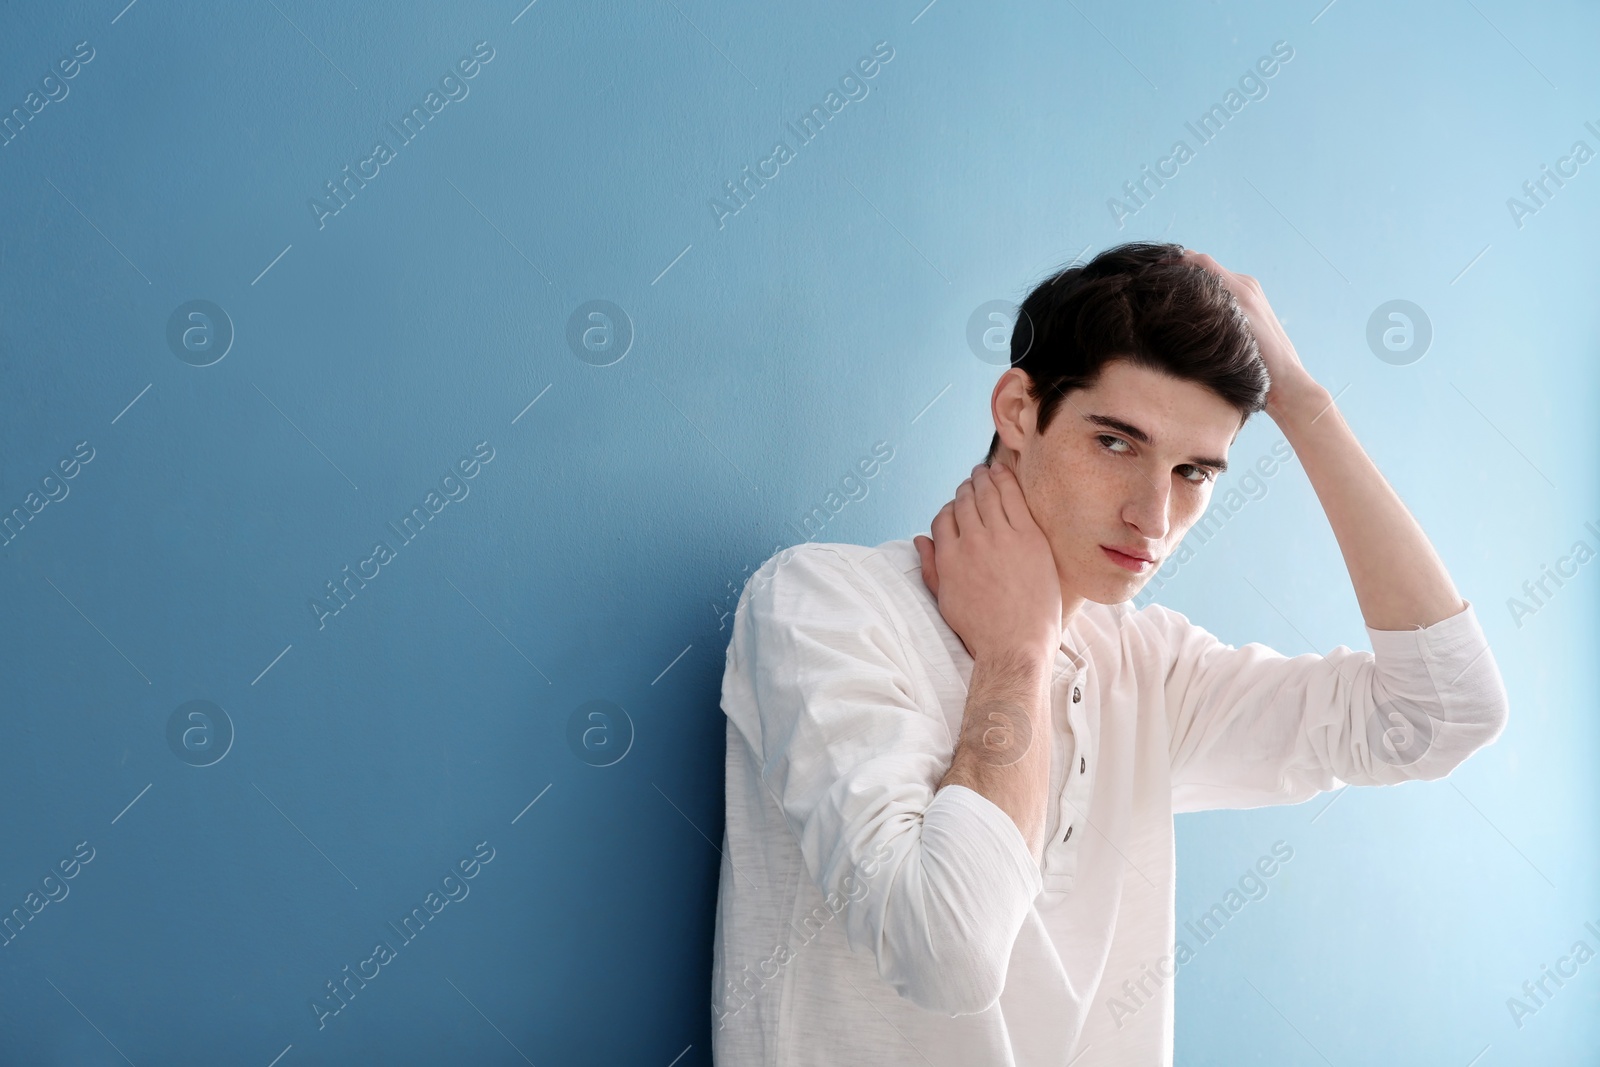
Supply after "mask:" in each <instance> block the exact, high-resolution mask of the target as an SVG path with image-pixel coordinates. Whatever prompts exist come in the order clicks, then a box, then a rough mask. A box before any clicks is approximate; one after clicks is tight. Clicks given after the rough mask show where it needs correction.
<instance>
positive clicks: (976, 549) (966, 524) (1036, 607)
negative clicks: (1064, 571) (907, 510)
mask: <svg viewBox="0 0 1600 1067" xmlns="http://www.w3.org/2000/svg"><path fill="white" fill-rule="evenodd" d="M930 530H931V531H932V533H933V538H932V539H931V540H930V539H929V538H926V537H923V536H922V535H921V534H918V535H917V536H916V538H915V539H914V543H915V544H916V546H917V553H918V554H919V555H920V556H921V557H922V578H923V581H924V583H926V585H927V586H928V590H929V591H930V592H931V593H933V595H934V596H935V597H936V598H937V600H938V602H939V613H940V614H941V615H943V616H944V620H945V622H946V623H948V624H949V626H950V628H951V629H952V630H954V631H955V632H956V635H957V636H958V637H960V638H961V643H962V644H963V645H965V646H966V648H967V653H968V654H969V655H971V656H972V658H973V659H975V660H976V659H980V658H988V657H992V656H995V655H1009V654H1015V653H1019V652H1020V653H1024V654H1039V655H1043V656H1045V657H1051V656H1054V654H1055V651H1056V649H1057V648H1058V647H1059V646H1060V644H1061V582H1060V577H1059V574H1058V572H1057V571H1056V565H1055V556H1054V554H1053V553H1052V552H1051V551H1050V542H1049V540H1048V539H1047V538H1046V537H1045V535H1044V531H1043V530H1041V529H1040V528H1039V525H1038V524H1037V523H1036V522H1034V520H1033V513H1032V512H1031V511H1030V510H1029V509H1028V503H1027V501H1026V500H1025V499H1024V497H1023V494H1022V486H1021V484H1020V483H1019V482H1018V481H1017V478H1016V475H1015V474H1014V473H1013V472H1012V471H1011V469H1010V468H1008V467H1006V466H1005V465H1004V464H1003V463H1000V462H998V461H996V462H995V463H994V465H993V466H992V467H987V466H984V465H983V464H979V465H978V466H976V467H974V468H972V477H970V478H968V479H967V480H966V481H964V482H962V483H961V485H960V486H959V487H958V488H957V489H956V496H955V499H954V500H952V501H950V502H949V503H948V504H946V505H945V506H944V507H943V508H941V509H940V510H939V514H938V515H936V516H934V519H933V525H932V526H931V527H930Z"/></svg>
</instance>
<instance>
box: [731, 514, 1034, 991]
mask: <svg viewBox="0 0 1600 1067" xmlns="http://www.w3.org/2000/svg"><path fill="white" fill-rule="evenodd" d="M911 655H915V652H914V650H911V649H910V648H909V647H908V645H907V643H906V642H905V641H904V640H903V639H902V634H901V632H900V630H899V629H898V628H897V626H896V625H895V621H894V618H893V616H892V614H891V613H890V611H889V610H888V608H887V606H886V605H885V604H884V603H883V601H882V599H881V598H880V597H879V595H878V594H877V593H876V592H875V590H874V588H873V584H872V581H871V579H870V577H869V576H867V575H866V574H865V573H864V572H863V571H862V570H861V569H860V568H859V567H858V565H857V564H856V563H855V561H853V560H851V559H850V558H849V557H848V556H846V555H844V554H842V553H840V552H839V551H837V550H835V549H832V548H829V547H827V546H823V545H806V546H800V547H799V548H798V549H796V550H790V551H786V552H784V553H780V554H779V555H778V556H776V557H774V558H773V559H772V560H769V561H768V562H767V564H765V565H764V566H763V567H762V569H761V570H759V571H758V572H757V573H756V574H755V575H754V576H752V578H751V580H750V582H749V583H748V584H747V586H746V590H745V595H744V596H743V597H742V598H741V604H740V608H739V610H738V611H737V613H736V617H735V621H734V627H733V635H732V638H731V641H730V645H729V651H728V656H729V667H730V669H729V670H728V672H727V673H726V675H725V677H724V686H723V707H724V710H725V711H727V712H728V714H729V716H730V718H734V720H735V724H736V725H738V726H739V727H740V729H741V731H742V732H743V733H744V734H745V737H746V740H748V741H750V743H751V745H752V747H753V748H754V750H755V751H756V753H757V755H758V757H759V760H760V764H761V778H762V782H763V784H764V785H765V787H766V789H767V790H768V791H769V792H770V794H771V796H772V798H773V800H774V801H775V802H776V803H777V805H778V807H779V808H780V809H781V811H782V813H783V817H784V819H785V821H786V822H787V823H788V825H789V828H790V830H791V832H792V833H793V834H794V835H795V838H796V840H797V841H798V843H799V847H800V852H801V854H802V856H803V858H804V861H805V867H806V872H807V874H808V875H809V876H810V878H811V880H812V882H813V883H814V884H815V885H816V886H817V888H818V889H819V890H820V891H821V892H822V893H823V894H825V895H828V894H833V893H837V894H839V896H840V897H845V898H848V899H849V901H850V903H849V905H848V906H847V907H846V908H845V910H844V912H843V918H844V926H845V930H846V933H847V936H848V938H849V943H850V946H851V948H852V949H853V950H855V951H858V952H860V951H868V952H871V953H872V954H873V956H874V958H875V960H876V964H877V971H878V974H879V975H880V976H881V977H882V978H883V979H884V980H885V981H887V982H888V983H889V984H890V985H892V986H893V987H894V989H895V990H896V991H898V992H899V994H900V995H901V996H902V997H905V998H906V999H908V1000H910V1001H911V1002H912V1003H914V1004H916V1005H917V1006H919V1007H921V1008H924V1009H926V1010H929V1011H936V1012H941V1013H943V1014H946V1015H961V1014H967V1013H971V1012H977V1011H982V1010H984V1009H986V1008H988V1007H989V1006H991V1005H992V1004H993V1003H994V1002H995V1001H996V1000H997V999H998V998H999V996H1000V993H1001V990H1002V989H1003V987H1004V985H1005V977H1006V969H1007V965H1008V962H1009V960H1010V956H1011V948H1012V944H1013V942H1014V941H1015V940H1016V936H1017V932H1018V930H1019V929H1020V928H1021V926H1022V923H1023V921H1024V919H1025V918H1026V917H1027V914H1028V912H1029V910H1030V908H1031V907H1032V903H1033V900H1034V898H1035V897H1036V896H1037V895H1038V894H1039V891H1040V889H1041V888H1042V876H1041V875H1040V872H1039V868H1038V866H1037V865H1036V864H1035V863H1034V861H1033V858H1032V856H1031V855H1030V853H1029V852H1028V848H1027V844H1026V842H1025V841H1024V840H1023V837H1022V833H1021V831H1020V830H1018V828H1017V826H1016V824H1015V823H1014V822H1013V821H1012V819H1011V817H1010V816H1008V815H1007V814H1006V813H1005V812H1004V811H1002V810H1001V809H1000V808H999V807H997V806H996V805H995V804H993V803H992V802H991V801H989V800H988V799H987V798H985V797H984V796H982V795H981V794H979V793H977V792H975V791H973V790H971V789H967V788H966V787H964V786H954V785H952V786H947V787H946V788H944V789H942V790H938V791H937V792H936V791H935V790H936V787H937V785H938V782H939V780H940V779H941V778H943V776H944V774H945V772H946V771H947V770H948V769H949V765H950V760H951V756H952V753H953V739H952V737H951V731H950V729H949V727H948V726H947V724H946V721H945V719H944V716H943V712H942V711H941V710H940V709H939V708H938V707H927V706H919V701H918V695H917V692H916V685H915V683H914V682H913V679H912V673H911V671H910V668H909V663H910V660H909V658H908V657H909V656H911ZM741 709H746V710H741ZM748 709H753V713H752V711H750V710H748ZM741 718H745V719H747V720H750V719H753V720H754V721H744V722H741V721H739V720H740V719H741ZM852 886H853V888H852ZM862 886H865V887H866V888H865V892H863V891H862V888H861V887H862Z"/></svg>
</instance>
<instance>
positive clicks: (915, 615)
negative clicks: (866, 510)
mask: <svg viewBox="0 0 1600 1067" xmlns="http://www.w3.org/2000/svg"><path fill="white" fill-rule="evenodd" d="M1018 322H1019V328H1017V329H1015V330H1014V331H1013V335H1012V366H1011V368H1010V369H1008V370H1007V371H1006V372H1005V373H1004V374H1003V375H1001V377H1000V380H999V382H998V383H997V384H996V386H995V389H994V393H993V396H992V398H991V408H992V412H993V415H994V422H995V428H996V434H995V438H994V440H993V442H992V443H991V447H990V456H989V461H988V464H987V466H984V465H980V466H978V467H975V468H974V469H973V473H972V477H970V478H969V479H967V480H966V481H964V482H963V483H962V484H961V486H960V487H959V488H958V489H957V490H956V495H955V499H954V500H953V501H951V502H950V503H948V504H946V505H945V506H944V508H943V509H941V510H940V512H939V513H938V515H937V516H936V517H935V518H934V520H933V523H932V529H931V534H932V536H931V538H930V537H927V536H923V535H920V534H919V535H917V536H916V537H915V538H914V539H912V540H901V541H889V542H886V543H884V544H881V545H878V546H877V547H875V548H867V547H862V546H857V545H847V544H814V543H807V544H803V545H798V546H795V547H793V548H789V549H785V550H784V551H783V552H780V553H778V554H777V555H776V556H774V557H773V558H772V559H770V560H768V561H767V562H766V563H765V564H764V565H763V566H762V568H761V569H760V570H759V571H758V572H757V573H756V574H755V575H754V576H753V577H752V578H751V580H750V581H749V582H748V583H747V584H746V587H745V590H744V592H743V594H742V596H741V597H740V602H739V606H738V609H737V612H736V614H735V622H734V627H733V637H732V641H731V644H730V645H729V648H728V657H727V671H726V674H725V675H724V679H723V687H722V707H723V710H724V711H725V713H726V714H727V717H728V749H727V767H726V772H727V831H726V837H725V843H724V848H723V863H722V870H721V883H720V887H719V900H718V908H717V921H716V943H715V950H714V962H713V982H714V985H713V992H712V1001H713V1004H712V1007H713V1026H714V1028H715V1030H714V1035H713V1038H714V1040H713V1051H714V1058H715V1061H716V1062H717V1063H718V1064H719V1065H720V1067H775V1065H779V1064H781V1065H783V1067H811V1065H817V1067H821V1065H825V1064H827V1065H837V1064H873V1065H875V1067H876V1065H889V1064H907V1065H910V1064H918V1065H922V1064H928V1065H934V1067H944V1065H946V1064H948V1065H952V1067H956V1065H959V1067H978V1065H995V1067H1000V1065H1015V1067H1045V1065H1050V1067H1063V1065H1067V1064H1069V1063H1070V1064H1072V1067H1097V1065H1110V1064H1116V1065H1119V1067H1145V1065H1170V1064H1171V1063H1172V1026H1173V996H1172V991H1173V986H1174V982H1173V976H1174V974H1175V972H1176V968H1177V966H1178V965H1181V964H1182V963H1183V962H1184V961H1185V958H1186V957H1185V953H1186V952H1192V948H1191V947H1190V946H1187V945H1186V944H1185V943H1184V942H1183V941H1182V940H1181V939H1179V938H1178V937H1177V936H1176V931H1175V929H1174V926H1175V916H1174V887H1175V871H1174V848H1173V821H1172V817H1173V814H1174V813H1175V812H1180V811H1199V810H1205V809H1210V808H1251V807H1259V806H1263V805H1268V804H1297V803H1301V802H1303V801H1305V800H1307V799H1309V798H1311V797H1313V796H1315V795H1316V794H1317V793H1319V792H1322V791H1325V790H1330V789H1333V788H1334V787H1335V784H1336V782H1343V783H1348V784H1351V785H1390V784H1394V783H1398V782H1404V781H1410V780H1434V779H1437V778H1441V777H1443V776H1445V775H1447V774H1449V773H1450V771H1451V770H1452V769H1454V768H1455V767H1457V766H1458V765H1460V763H1461V762H1462V761H1463V760H1465V759H1466V758H1467V756H1469V755H1470V754H1471V753H1472V752H1474V751H1476V750H1477V749H1479V748H1481V747H1483V746H1484V745H1487V744H1489V743H1490V742H1492V741H1493V740H1495V738H1497V737H1498V736H1499V735H1500V732H1501V731H1502V729H1504V726H1505V723H1506V719H1507V715H1508V699H1507V696H1506V692H1505V687H1504V684H1503V683H1502V680H1501V678H1500V674H1499V671H1498V669H1497V667H1496V665H1495V662H1494V657H1493V656H1492V655H1491V654H1490V652H1489V648H1488V645H1487V643H1486V641H1485V638H1484V635H1483V631H1482V629H1481V628H1480V627H1479V624H1478V620H1477V617H1476V615H1475V613H1474V610H1473V608H1472V605H1471V604H1470V603H1469V602H1467V601H1465V600H1463V599H1461V597H1460V596H1458V595H1457V593H1456V590H1455V587H1454V586H1453V585H1452V584H1451V581H1450V576H1449V574H1448V573H1446V571H1445V569H1444V566H1443V565H1442V564H1441V563H1440V561H1439V558H1438V556H1437V555H1436V554H1435V553H1434V551H1433V548H1432V546H1431V545H1430V544H1429V543H1428V540H1427V538H1426V537H1425V536H1424V535H1423V532H1422V530H1421V529H1420V528H1419V527H1418V525H1417V523H1416V522H1415V521H1414V520H1413V518H1412V517H1411V515H1410V513H1409V512H1408V511H1407V510H1406V508H1405V506H1404V505H1403V504H1402V503H1401V501H1400V499H1399V498H1398V497H1397V496H1396V495H1395V493H1394V491H1393V490H1392V489H1391V488H1390V487H1389V485H1388V483H1387V482H1386V481H1385V480H1384V478H1383V476H1382V475H1381V474H1380V473H1379V472H1378V470H1377V468H1376V467H1375V466H1373V464H1372V462H1371V461H1370V460H1369V459H1368V458H1367V456H1366V454H1365V453H1364V452H1363V451H1362V449H1361V446H1360V445H1359V444H1358V443H1357V442H1356V439H1355V437H1354V436H1353V435H1352V433H1351V431H1350V428H1349V426H1348V425H1347V424H1346V423H1345V422H1344V420H1343V419H1342V418H1341V417H1340V413H1339V411H1338V409H1337V408H1336V407H1334V406H1333V402H1332V398H1331V395H1330V394H1329V392H1328V391H1327V390H1326V389H1324V388H1323V387H1322V386H1321V385H1319V384H1317V383H1316V382H1315V381H1313V380H1312V378H1311V377H1310V375H1309V374H1308V373H1307V372H1306V371H1305V369H1304V368H1303V367H1302V366H1301V364H1300V361H1299V359H1298V357H1297V356H1296V354H1295V351H1294V347H1293V346H1292V345H1291V344H1290V343H1289V339H1288V337H1287V336H1286V335H1285V334H1284V331H1283V329H1282V327H1281V326H1280V325H1279V323H1278V321H1277V318H1276V317H1275V316H1274V315H1273V313H1272V310H1271V308H1270V307H1269V306H1268V304H1267V301H1266V298H1265V297H1264V296H1263V295H1262V293H1261V287H1260V286H1259V285H1257V284H1256V281H1255V279H1254V278H1251V277H1250V276H1249V275H1241V274H1233V273H1231V272H1229V271H1227V270H1225V269H1223V268H1222V267H1221V266H1220V265H1218V264H1217V263H1216V262H1215V261H1214V260H1213V259H1211V257H1209V256H1206V255H1202V254H1198V253H1193V252H1189V251H1187V250H1185V249H1182V248H1181V247H1179V246H1176V245H1154V244H1142V243H1139V244H1130V245H1123V246H1119V247H1117V248H1112V249H1109V250H1107V251H1106V252H1103V253H1101V254H1100V255H1099V256H1096V257H1095V259H1094V260H1093V261H1092V262H1090V263H1088V264H1087V265H1085V266H1083V267H1079V268H1069V269H1067V270H1064V271H1062V272H1061V273H1059V274H1057V275H1056V276H1054V277H1053V278H1051V279H1049V280H1048V281H1046V282H1045V283H1044V284H1042V285H1040V286H1039V287H1038V288H1037V289H1036V290H1034V292H1033V293H1032V294H1031V295H1030V296H1029V297H1028V298H1027V300H1026V301H1024V302H1023V305H1022V309H1021V314H1020V315H1019V318H1018ZM1260 410H1265V411H1266V412H1267V413H1268V414H1269V415H1270V416H1271V417H1272V418H1273V419H1274V420H1275V421H1276V422H1277V424H1278V426H1279V428H1280V429H1281V430H1282V432H1283V434H1284V436H1285V437H1286V438H1287V440H1288V443H1289V445H1291V446H1292V447H1293V449H1294V452H1295V455H1296V456H1297V457H1298V458H1299V460H1300V462H1301V463H1302V464H1303V465H1304V467H1305V471H1306V476H1307V477H1308V478H1309V479H1310V480H1311V484H1312V486H1313V488H1314V489H1315V490H1316V493H1317V497H1318V499H1319V500H1320V501H1321V503H1322V506H1323V510H1324V511H1325V513H1326V514H1327V517H1328V522H1329V524H1330V525H1331V526H1332V528H1333V533H1334V535H1335V537H1336V538H1337V540H1338V543H1339V547H1340V550H1341V552H1342V553H1343V555H1344V560H1345V564H1346V566H1347V568H1348V570H1349V573H1350V580H1351V583H1352V585H1353V586H1354V590H1355V595H1356V599H1357V600H1358V601H1359V603H1360V607H1361V612H1362V615H1363V617H1364V619H1365V622H1366V629H1367V634H1368V637H1369V639H1370V641H1371V644H1372V648H1373V651H1372V652H1364V651H1353V650H1351V649H1350V648H1347V647H1345V646H1343V645H1340V646H1338V647H1336V648H1334V649H1333V650H1332V651H1331V652H1329V653H1328V654H1327V655H1326V656H1323V655H1317V654H1315V653H1303V654H1300V655H1296V656H1292V657H1286V656H1284V655H1282V654H1280V653H1278V652H1276V651H1274V650H1272V649H1270V648H1268V647H1266V646H1264V645H1261V644H1258V643H1255V642H1251V643H1249V644H1246V645H1245V646H1244V647H1242V648H1235V647H1233V646H1231V645H1228V644H1224V643H1223V642H1221V641H1219V640H1218V639H1217V638H1215V637H1214V636H1212V635H1211V634H1210V633H1208V632H1207V631H1206V630H1204V629H1202V628H1201V627H1199V626H1197V625H1195V624H1193V623H1191V622H1190V621H1189V620H1188V619H1187V618H1185V617H1184V616H1183V615H1181V614H1179V613H1177V612H1174V611H1171V610H1169V609H1167V608H1165V607H1162V606H1160V605H1158V604H1150V605H1148V606H1146V607H1145V608H1143V609H1141V610H1138V611H1135V610H1133V609H1132V608H1131V606H1130V605H1129V603H1128V602H1129V600H1131V599H1132V597H1133V596H1134V594H1135V593H1136V592H1137V591H1138V590H1139V588H1140V587H1141V586H1142V585H1143V584H1144V583H1145V582H1146V581H1147V580H1148V579H1149V577H1150V575H1151V574H1152V573H1154V572H1155V570H1156V569H1157V568H1158V567H1160V566H1161V564H1162V561H1163V560H1165V559H1166V558H1167V557H1168V556H1169V555H1170V554H1171V553H1172V552H1173V550H1174V549H1175V548H1176V547H1177V545H1178V543H1179V542H1180V541H1181V540H1182V539H1183V536H1184V534H1185V533H1186V532H1187V531H1188V530H1189V528H1190V527H1191V526H1192V525H1193V524H1194V523H1195V522H1196V520H1197V519H1199V518H1200V516H1201V515H1202V514H1203V513H1204V512H1205V511H1206V508H1207V506H1208V503H1209V501H1210V498H1211V493H1212V488H1213V485H1214V479H1215V477H1216V475H1217V474H1218V473H1220V472H1221V471H1222V470H1224V469H1225V468H1226V466H1227V463H1228V459H1227V457H1228V450H1229V447H1230V446H1231V445H1232V443H1233V441H1234V439H1235V438H1236V437H1237V435H1238V433H1239V430H1240V429H1241V427H1242V426H1243V424H1244V422H1245V420H1246V419H1247V418H1248V417H1249V416H1250V415H1251V414H1252V413H1253V412H1255V411H1260ZM1241 595H1246V594H1243V593H1241Z"/></svg>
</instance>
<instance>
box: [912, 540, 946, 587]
mask: <svg viewBox="0 0 1600 1067" xmlns="http://www.w3.org/2000/svg"><path fill="white" fill-rule="evenodd" d="M912 543H913V544H914V545H916V546H917V555H919V556H921V557H922V582H923V584H924V585H926V586H927V587H928V592H930V593H932V594H933V595H934V596H936V597H937V596H938V595H939V571H938V568H937V567H936V566H935V565H934V561H933V541H931V540H930V539H928V538H926V537H923V536H922V535H921V534H918V535H917V536H916V537H914V538H912Z"/></svg>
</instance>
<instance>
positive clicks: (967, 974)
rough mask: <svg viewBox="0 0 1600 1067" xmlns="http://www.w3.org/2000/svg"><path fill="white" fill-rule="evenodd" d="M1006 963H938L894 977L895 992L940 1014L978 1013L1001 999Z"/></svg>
mask: <svg viewBox="0 0 1600 1067" xmlns="http://www.w3.org/2000/svg"><path fill="white" fill-rule="evenodd" d="M1006 962H1007V961H1005V960H1002V961H1000V964H999V966H995V965H994V964H992V963H990V962H986V961H975V960H967V961H960V962H951V963H949V964H935V965H933V966H930V967H927V968H925V969H924V971H923V972H922V973H918V974H909V975H903V976H900V977H898V978H894V979H891V980H890V981H891V984H892V985H893V986H894V988H895V991H896V992H897V993H899V994H900V996H902V997H903V998H905V999H906V1000H909V1001H910V1002H911V1003H913V1004H915V1005H916V1006H917V1007H919V1008H921V1009H922V1010H924V1011H932V1012H938V1013H939V1014H940V1015H947V1016H950V1017H952V1018H953V1017H955V1016H957V1015H975V1014H977V1013H978V1012H982V1011H988V1010H989V1008H991V1007H993V1006H994V1004H995V1002H996V1001H998V1000H999V999H1000V993H1001V991H1002V990H1003V989H1004V988H1005V984H1006Z"/></svg>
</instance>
